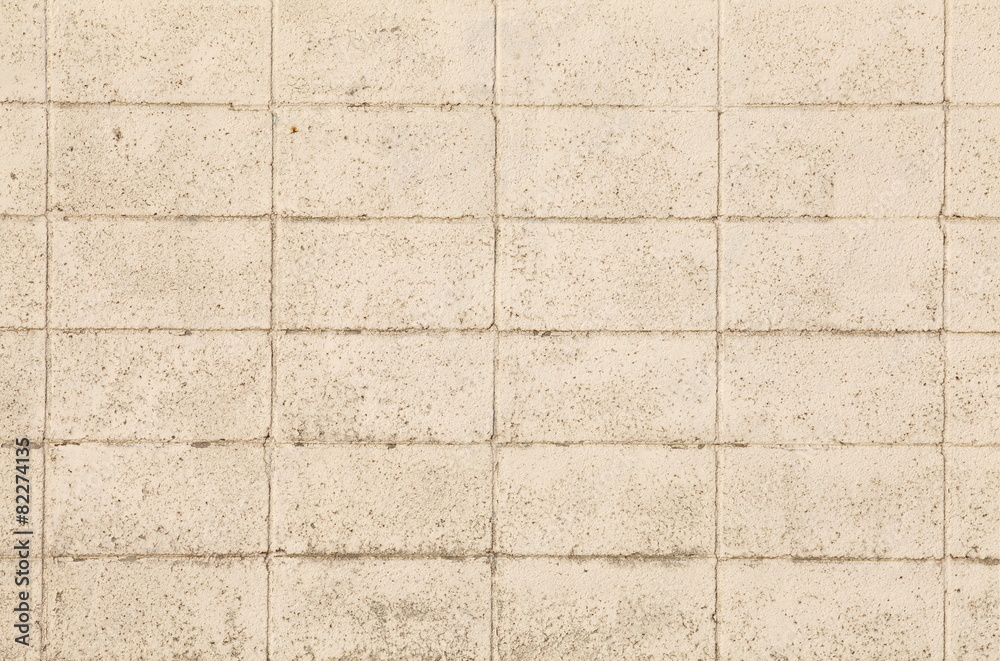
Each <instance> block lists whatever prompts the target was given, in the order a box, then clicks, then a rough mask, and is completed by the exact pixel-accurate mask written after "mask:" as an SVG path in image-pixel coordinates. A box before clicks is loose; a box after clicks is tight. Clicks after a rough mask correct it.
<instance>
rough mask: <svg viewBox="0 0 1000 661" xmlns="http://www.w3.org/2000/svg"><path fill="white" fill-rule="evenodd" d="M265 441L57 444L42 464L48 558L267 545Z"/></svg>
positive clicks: (228, 550) (250, 549) (231, 550)
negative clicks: (50, 486) (47, 488)
mask: <svg viewBox="0 0 1000 661" xmlns="http://www.w3.org/2000/svg"><path fill="white" fill-rule="evenodd" d="M263 456H264V448H263V446H261V445H260V444H253V445H249V444H247V445H212V444H208V443H198V444H194V445H190V444H179V443H178V444H170V445H165V444H153V443H150V444H142V445H106V444H103V443H101V444H87V445H55V446H51V447H49V448H47V456H46V470H47V472H48V474H49V480H51V481H52V482H53V483H55V484H58V485H59V489H58V490H56V491H52V492H50V493H48V494H47V497H48V502H47V503H46V505H47V512H48V519H47V523H48V533H49V534H48V539H47V540H46V541H47V545H48V548H49V550H50V552H51V553H54V554H56V555H88V554H89V555H94V554H100V555H104V554H108V555H155V554H166V555H215V554H236V553H245V554H251V553H260V552H263V551H266V550H267V508H268V504H267V500H268V497H267V475H266V474H265V467H264V463H263V462H262V461H261V459H262V457H263Z"/></svg>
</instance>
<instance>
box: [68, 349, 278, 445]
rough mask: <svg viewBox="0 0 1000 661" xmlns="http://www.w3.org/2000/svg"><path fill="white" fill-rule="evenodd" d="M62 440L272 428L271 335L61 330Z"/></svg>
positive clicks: (232, 436)
mask: <svg viewBox="0 0 1000 661" xmlns="http://www.w3.org/2000/svg"><path fill="white" fill-rule="evenodd" d="M49 341H50V342H51V347H52V348H51V352H50V357H51V370H50V374H49V403H50V407H49V431H50V433H51V435H52V437H53V438H55V439H60V440H84V439H86V440H104V441H117V440H126V441H127V440H140V441H141V440H151V441H155V440H180V441H211V440H250V439H257V438H262V437H263V436H264V435H265V434H266V433H267V425H268V417H269V415H268V413H269V401H270V380H271V349H270V344H269V342H268V337H267V333H266V332H247V331H244V332H191V331H183V332H176V331H170V332H166V331H107V332H80V333H52V334H51V335H50V338H49Z"/></svg>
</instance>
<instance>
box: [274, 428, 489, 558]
mask: <svg viewBox="0 0 1000 661" xmlns="http://www.w3.org/2000/svg"><path fill="white" fill-rule="evenodd" d="M491 463H492V458H491V456H490V449H489V447H486V446H484V445H474V446H458V445H397V446H391V445H357V446H354V445H322V446H321V445H307V446H288V445H281V446H278V448H277V449H276V452H275V458H274V470H275V473H276V475H275V491H274V493H273V495H272V497H273V510H274V513H273V519H274V527H275V534H274V540H275V545H276V547H277V548H278V549H280V550H281V551H284V552H287V553H308V554H316V553H319V554H330V555H336V554H372V555H376V554H388V553H403V554H433V555H449V556H454V555H464V554H476V553H485V552H486V551H487V550H489V547H490V516H491V515H490V501H491V498H492V486H491V484H490V473H491V471H492V466H491Z"/></svg>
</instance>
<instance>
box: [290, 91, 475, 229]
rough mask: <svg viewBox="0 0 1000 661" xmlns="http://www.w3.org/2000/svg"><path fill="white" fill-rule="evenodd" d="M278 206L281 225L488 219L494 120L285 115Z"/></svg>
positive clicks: (422, 111)
mask: <svg viewBox="0 0 1000 661" xmlns="http://www.w3.org/2000/svg"><path fill="white" fill-rule="evenodd" d="M274 121H275V127H274V149H275V172H274V203H275V205H276V208H277V209H278V210H279V211H280V212H281V213H282V214H283V215H287V216H306V217H309V216H330V217H340V216H374V217H382V218H385V217H393V216H401V217H411V216H431V217H446V218H453V217H459V216H469V215H476V216H485V215H488V214H489V213H490V212H491V209H492V200H493V173H492V171H493V162H492V161H493V150H494V139H493V118H492V117H491V116H490V113H489V111H488V110H486V109H483V108H466V107H445V108H427V107H408V108H398V107H371V108H367V107H346V108H345V107H333V106H326V107H322V106H316V107H308V108H300V107H289V108H283V109H280V110H278V111H277V112H276V114H275V119H274Z"/></svg>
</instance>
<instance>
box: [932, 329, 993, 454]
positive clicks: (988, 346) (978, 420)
mask: <svg viewBox="0 0 1000 661" xmlns="http://www.w3.org/2000/svg"><path fill="white" fill-rule="evenodd" d="M945 346H946V348H947V355H948V360H947V368H948V375H947V379H946V380H945V393H946V399H947V406H946V407H945V412H946V414H947V417H948V419H947V424H946V425H945V432H946V437H945V442H947V443H956V444H967V445H1000V336H997V335H977V334H972V333H969V334H965V333H963V334H956V333H949V334H947V335H945Z"/></svg>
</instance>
